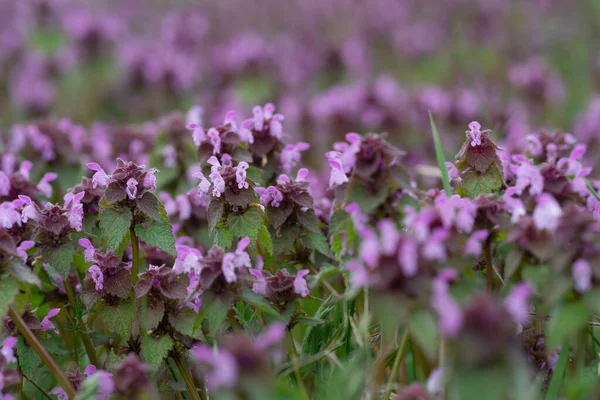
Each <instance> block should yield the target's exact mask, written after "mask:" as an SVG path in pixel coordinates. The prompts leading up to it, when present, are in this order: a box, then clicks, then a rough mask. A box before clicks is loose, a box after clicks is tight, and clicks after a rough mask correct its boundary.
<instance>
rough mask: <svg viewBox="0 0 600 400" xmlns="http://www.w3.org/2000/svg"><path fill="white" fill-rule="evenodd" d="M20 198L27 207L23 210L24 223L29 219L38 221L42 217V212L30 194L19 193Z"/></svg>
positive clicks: (22, 218)
mask: <svg viewBox="0 0 600 400" xmlns="http://www.w3.org/2000/svg"><path fill="white" fill-rule="evenodd" d="M19 199H20V200H21V201H22V202H23V204H25V207H23V210H21V220H22V221H23V222H24V223H27V221H29V220H33V221H37V220H38V219H39V218H40V213H39V211H38V209H37V207H36V206H35V205H34V204H33V202H32V201H31V199H30V198H29V196H22V195H19Z"/></svg>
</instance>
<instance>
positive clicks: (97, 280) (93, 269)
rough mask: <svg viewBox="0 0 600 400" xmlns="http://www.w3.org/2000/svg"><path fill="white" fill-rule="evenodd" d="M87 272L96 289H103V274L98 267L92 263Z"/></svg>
mask: <svg viewBox="0 0 600 400" xmlns="http://www.w3.org/2000/svg"><path fill="white" fill-rule="evenodd" d="M88 273H89V274H90V276H91V278H92V280H93V281H94V284H95V287H96V290H102V289H104V274H103V273H102V270H101V269H100V267H98V266H97V265H92V266H90V267H89V268H88Z"/></svg>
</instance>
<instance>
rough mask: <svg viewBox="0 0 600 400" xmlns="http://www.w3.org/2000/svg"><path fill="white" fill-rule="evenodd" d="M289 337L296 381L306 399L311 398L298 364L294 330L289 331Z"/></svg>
mask: <svg viewBox="0 0 600 400" xmlns="http://www.w3.org/2000/svg"><path fill="white" fill-rule="evenodd" d="M287 333H288V339H289V341H290V351H291V355H292V356H291V358H292V365H293V366H294V375H295V376H296V383H297V385H298V388H299V389H300V394H301V395H302V397H303V398H304V399H305V400H310V396H309V395H308V392H307V391H306V386H304V380H303V379H302V374H301V373H300V366H299V365H298V351H297V350H296V344H295V343H294V337H293V336H292V332H291V331H290V330H288V331H287Z"/></svg>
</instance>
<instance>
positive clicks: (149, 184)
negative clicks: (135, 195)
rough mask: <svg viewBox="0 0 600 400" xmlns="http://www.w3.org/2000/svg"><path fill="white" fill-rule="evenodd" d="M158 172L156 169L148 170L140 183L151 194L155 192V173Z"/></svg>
mask: <svg viewBox="0 0 600 400" xmlns="http://www.w3.org/2000/svg"><path fill="white" fill-rule="evenodd" d="M157 172H159V170H158V169H156V168H150V169H149V170H148V172H147V173H146V176H144V181H143V182H142V186H143V187H144V189H148V190H150V191H151V192H155V191H156V173H157Z"/></svg>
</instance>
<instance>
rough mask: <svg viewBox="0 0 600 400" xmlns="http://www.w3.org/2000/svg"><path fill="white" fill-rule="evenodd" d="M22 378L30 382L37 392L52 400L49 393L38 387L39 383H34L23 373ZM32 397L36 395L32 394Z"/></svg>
mask: <svg viewBox="0 0 600 400" xmlns="http://www.w3.org/2000/svg"><path fill="white" fill-rule="evenodd" d="M23 378H25V379H26V380H27V382H29V383H31V384H32V385H33V387H34V388H36V389H37V390H38V392H40V393H41V394H42V396H44V397H45V398H47V399H49V400H53V399H52V397H50V395H49V394H48V393H46V392H45V391H44V389H42V388H41V387H39V385H38V384H37V383H35V382H34V381H32V380H31V379H29V378H28V377H27V376H26V375H25V374H23ZM34 398H36V396H34Z"/></svg>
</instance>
